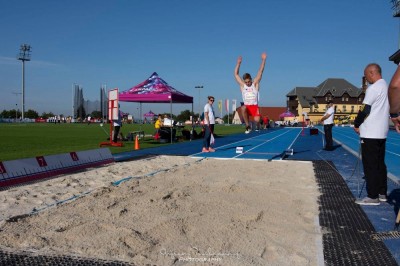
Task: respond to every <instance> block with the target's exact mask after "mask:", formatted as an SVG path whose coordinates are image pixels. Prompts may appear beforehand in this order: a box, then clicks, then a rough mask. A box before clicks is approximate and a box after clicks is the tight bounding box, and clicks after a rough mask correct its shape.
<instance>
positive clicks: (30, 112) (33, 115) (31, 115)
mask: <svg viewBox="0 0 400 266" xmlns="http://www.w3.org/2000/svg"><path fill="white" fill-rule="evenodd" d="M25 117H26V118H30V119H35V118H38V117H39V114H38V112H36V111H34V110H32V109H29V110H28V111H26V112H25Z"/></svg>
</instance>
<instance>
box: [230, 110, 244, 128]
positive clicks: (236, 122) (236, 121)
mask: <svg viewBox="0 0 400 266" xmlns="http://www.w3.org/2000/svg"><path fill="white" fill-rule="evenodd" d="M232 124H234V125H241V124H242V121H241V120H240V116H239V113H238V112H235V114H234V115H233V119H232Z"/></svg>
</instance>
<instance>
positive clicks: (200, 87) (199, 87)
mask: <svg viewBox="0 0 400 266" xmlns="http://www.w3.org/2000/svg"><path fill="white" fill-rule="evenodd" d="M202 88H203V86H196V87H195V89H199V116H200V115H201V113H202V112H201V97H200V92H201V90H200V89H202Z"/></svg>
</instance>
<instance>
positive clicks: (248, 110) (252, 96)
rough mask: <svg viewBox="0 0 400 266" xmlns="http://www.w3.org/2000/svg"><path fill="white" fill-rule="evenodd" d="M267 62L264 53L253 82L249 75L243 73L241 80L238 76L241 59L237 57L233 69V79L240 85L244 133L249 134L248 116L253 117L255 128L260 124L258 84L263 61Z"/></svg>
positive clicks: (262, 69) (263, 65)
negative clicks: (244, 124)
mask: <svg viewBox="0 0 400 266" xmlns="http://www.w3.org/2000/svg"><path fill="white" fill-rule="evenodd" d="M266 60H267V54H266V53H265V52H264V53H262V54H261V65H260V69H259V70H258V73H257V76H256V77H255V78H254V81H253V80H252V78H251V75H250V74H249V73H245V74H244V75H243V79H241V78H240V76H239V69H240V64H241V63H242V57H241V56H239V58H238V59H237V63H236V67H235V79H236V81H237V83H239V85H240V91H241V92H242V97H243V102H244V105H243V106H242V107H241V111H242V115H243V119H244V122H245V123H246V131H245V133H246V134H248V133H250V130H251V128H250V125H249V116H252V117H254V121H255V122H256V123H257V126H259V124H260V110H259V107H258V91H259V90H260V89H259V84H260V81H261V77H262V74H263V72H264V67H265V61H266Z"/></svg>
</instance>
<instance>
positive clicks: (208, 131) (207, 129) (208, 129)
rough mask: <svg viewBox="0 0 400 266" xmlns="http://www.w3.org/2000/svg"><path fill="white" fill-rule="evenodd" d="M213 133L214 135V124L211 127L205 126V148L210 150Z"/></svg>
mask: <svg viewBox="0 0 400 266" xmlns="http://www.w3.org/2000/svg"><path fill="white" fill-rule="evenodd" d="M213 133H214V124H210V127H208V126H207V125H205V131H204V138H203V147H204V148H206V149H208V148H209V147H210V140H211V134H213Z"/></svg>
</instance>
